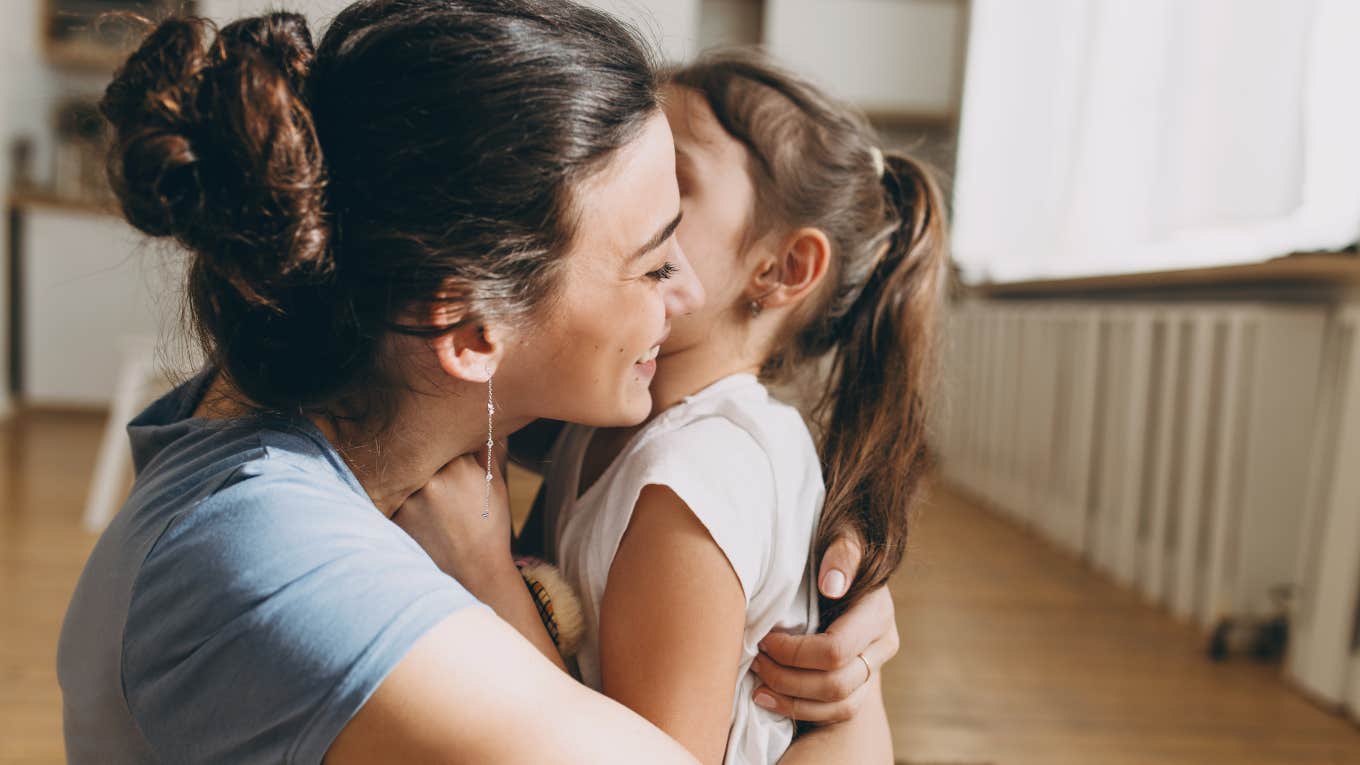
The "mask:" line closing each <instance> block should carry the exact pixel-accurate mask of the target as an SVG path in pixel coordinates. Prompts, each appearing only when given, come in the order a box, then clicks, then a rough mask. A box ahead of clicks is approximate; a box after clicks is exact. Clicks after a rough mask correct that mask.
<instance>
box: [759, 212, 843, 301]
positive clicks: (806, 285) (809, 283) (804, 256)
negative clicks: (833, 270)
mask: <svg viewBox="0 0 1360 765" xmlns="http://www.w3.org/2000/svg"><path fill="white" fill-rule="evenodd" d="M830 263H831V242H830V240H828V239H827V238H826V234H825V233H824V232H823V231H822V230H821V229H818V228H800V229H798V230H797V231H794V232H793V233H792V234H790V235H789V236H788V237H787V238H786V239H785V240H784V244H783V245H782V246H781V247H780V248H779V249H777V250H775V252H774V254H773V255H771V256H769V257H766V258H763V259H762V261H761V263H760V265H759V267H757V269H756V272H755V274H754V275H752V277H751V286H750V288H749V290H748V297H749V298H750V299H751V300H756V301H759V302H760V304H761V306H762V307H764V308H778V307H780V306H785V305H792V304H794V303H797V302H799V301H800V300H802V299H803V298H805V297H807V296H808V295H809V294H811V293H812V292H813V291H814V290H815V289H816V288H817V285H818V284H820V283H821V281H822V279H823V278H824V277H825V276H826V272H827V269H828V267H829V266H830Z"/></svg>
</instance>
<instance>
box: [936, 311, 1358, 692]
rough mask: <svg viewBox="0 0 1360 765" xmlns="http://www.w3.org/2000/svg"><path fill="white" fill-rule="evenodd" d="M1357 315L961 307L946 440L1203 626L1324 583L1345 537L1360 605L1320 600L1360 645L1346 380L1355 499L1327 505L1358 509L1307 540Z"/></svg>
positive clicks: (1017, 510) (1034, 511) (947, 452)
mask: <svg viewBox="0 0 1360 765" xmlns="http://www.w3.org/2000/svg"><path fill="white" fill-rule="evenodd" d="M1337 326H1338V325H1337V322H1336V320H1334V319H1333V318H1332V317H1331V316H1330V315H1329V313H1328V311H1327V309H1325V308H1321V307H1293V306H1279V305H1258V304H1213V303H1197V304H1188V303H1185V304H1146V303H1131V304H1111V303H1102V304H1084V303H1060V302H1023V303H1018V302H1004V301H981V302H966V303H963V304H960V305H957V306H955V307H954V308H953V309H952V310H951V315H950V319H949V328H948V333H947V345H946V362H945V373H944V379H943V383H944V398H945V400H946V408H945V416H944V418H943V423H942V428H941V431H940V432H939V433H938V442H939V447H940V452H941V457H942V469H943V471H944V476H945V478H946V480H948V481H950V482H952V483H955V484H958V485H960V486H962V487H964V488H966V489H969V490H971V491H972V492H974V493H976V494H977V495H979V496H981V497H982V498H983V499H984V500H986V501H987V502H989V503H990V504H991V505H993V506H994V507H996V508H997V509H999V510H1001V511H1002V512H1004V513H1006V514H1008V515H1010V516H1012V517H1014V518H1015V519H1017V520H1018V521H1020V522H1022V523H1024V524H1026V525H1028V526H1030V527H1032V528H1033V529H1034V530H1036V531H1037V532H1038V533H1040V534H1042V535H1043V536H1045V537H1047V538H1049V539H1051V540H1053V541H1054V542H1055V543H1056V544H1058V545H1060V546H1062V547H1064V548H1067V549H1069V550H1071V551H1072V552H1074V553H1076V554H1078V555H1080V556H1082V557H1083V558H1085V559H1087V560H1089V561H1090V562H1091V563H1092V564H1094V565H1095V566H1097V567H1098V568H1100V569H1101V570H1103V571H1106V572H1108V573H1109V575H1111V576H1112V577H1113V578H1114V579H1115V580H1117V581H1118V582H1120V583H1122V584H1124V585H1126V586H1128V587H1131V588H1135V589H1137V590H1138V591H1139V592H1141V593H1143V594H1144V595H1145V596H1146V597H1147V598H1148V599H1150V600H1151V601H1153V602H1155V603H1158V604H1161V605H1163V606H1165V607H1166V608H1168V609H1169V610H1170V611H1171V612H1172V613H1174V614H1175V615H1177V616H1178V617H1181V618H1184V619H1187V620H1191V621H1193V622H1194V623H1197V624H1199V625H1203V626H1208V625H1210V624H1213V623H1215V622H1216V621H1217V620H1218V619H1220V618H1223V617H1231V616H1241V615H1258V614H1262V613H1265V612H1267V611H1268V610H1269V609H1270V608H1271V607H1272V605H1273V602H1274V601H1273V600H1272V597H1271V593H1272V590H1274V589H1275V588H1277V587H1279V586H1282V585H1290V586H1293V585H1299V584H1300V576H1301V575H1303V574H1307V575H1308V576H1313V575H1314V574H1315V573H1316V572H1313V571H1312V570H1311V569H1308V567H1307V565H1301V564H1307V562H1308V561H1310V560H1312V559H1313V558H1314V557H1315V556H1316V555H1317V554H1318V553H1319V552H1320V551H1321V550H1330V549H1331V548H1336V549H1335V550H1334V551H1333V553H1334V555H1335V556H1336V557H1337V558H1338V559H1344V560H1345V561H1346V565H1347V566H1349V567H1350V568H1347V569H1345V570H1344V571H1340V573H1339V576H1340V580H1338V581H1339V582H1340V581H1341V580H1344V583H1343V584H1345V585H1348V586H1342V584H1337V585H1335V587H1336V588H1337V589H1338V590H1339V591H1338V592H1337V593H1336V594H1335V597H1336V598H1338V599H1340V600H1348V601H1349V603H1348V604H1347V606H1346V610H1347V614H1346V615H1345V616H1344V618H1343V617H1342V616H1339V615H1336V614H1334V613H1333V610H1332V606H1331V605H1330V604H1328V605H1324V604H1322V603H1320V602H1319V603H1317V605H1316V608H1315V609H1314V611H1315V612H1325V613H1327V614H1331V615H1332V616H1334V617H1335V618H1333V619H1331V620H1328V619H1318V620H1317V621H1318V622H1320V623H1319V625H1318V626H1317V627H1315V630H1316V631H1317V633H1318V635H1320V636H1321V635H1323V634H1324V633H1325V637H1319V638H1318V639H1322V640H1331V641H1333V642H1335V641H1337V640H1339V639H1341V637H1344V638H1345V641H1344V642H1346V643H1347V645H1348V646H1349V641H1350V634H1349V629H1350V624H1351V617H1350V614H1353V613H1354V603H1355V601H1356V582H1357V576H1358V574H1357V570H1356V568H1355V567H1356V565H1357V560H1358V559H1360V545H1358V544H1357V543H1358V542H1360V472H1358V471H1351V473H1350V474H1347V473H1346V471H1345V470H1340V469H1339V466H1340V462H1339V460H1341V459H1343V456H1342V455H1347V456H1346V457H1344V458H1345V459H1349V460H1350V461H1351V462H1350V464H1352V465H1360V400H1355V397H1354V396H1353V395H1352V396H1351V397H1350V398H1347V397H1346V395H1345V392H1340V393H1337V395H1336V396H1334V397H1333V398H1336V400H1337V402H1340V401H1343V400H1344V401H1345V402H1346V405H1345V406H1342V405H1341V404H1339V403H1337V404H1335V406H1334V409H1335V410H1336V411H1335V412H1334V413H1332V412H1329V413H1325V414H1324V415H1323V416H1322V417H1321V421H1323V422H1325V423H1330V424H1331V426H1332V427H1331V428H1330V430H1328V432H1329V433H1333V435H1334V436H1335V432H1344V436H1341V439H1342V440H1344V441H1345V442H1346V443H1345V444H1343V446H1344V447H1345V448H1344V449H1343V448H1333V449H1331V450H1330V451H1331V452H1333V453H1335V454H1336V455H1337V460H1335V461H1333V463H1332V464H1335V465H1336V466H1337V469H1333V470H1331V471H1330V472H1328V473H1327V476H1325V479H1326V480H1327V481H1332V484H1329V486H1333V488H1336V487H1339V488H1340V489H1341V490H1343V491H1341V493H1345V496H1344V497H1339V496H1338V492H1337V491H1332V492H1329V493H1327V496H1326V497H1325V498H1322V499H1315V500H1312V502H1313V504H1315V505H1317V506H1318V507H1319V508H1323V507H1324V506H1325V508H1326V509H1328V510H1333V511H1334V510H1335V508H1337V507H1340V506H1343V505H1344V508H1345V513H1341V512H1340V511H1335V512H1330V513H1322V514H1321V515H1320V516H1319V519H1318V520H1317V521H1316V522H1315V524H1314V527H1316V528H1317V529H1318V530H1317V532H1316V533H1314V534H1313V537H1312V538H1311V539H1310V538H1309V537H1307V536H1306V535H1305V534H1303V528H1304V518H1305V513H1304V509H1305V504H1306V501H1305V498H1306V497H1309V496H1313V495H1311V494H1310V493H1309V492H1310V489H1309V485H1310V480H1311V481H1312V482H1313V483H1317V482H1318V481H1319V480H1322V479H1319V478H1318V476H1317V473H1318V471H1312V472H1311V473H1310V459H1309V453H1310V449H1317V448H1320V447H1319V446H1318V441H1319V439H1318V438H1317V437H1316V435H1315V430H1316V428H1315V423H1316V422H1318V412H1316V411H1315V409H1316V408H1317V407H1316V403H1317V401H1318V396H1317V392H1318V388H1319V384H1320V382H1321V381H1322V380H1323V379H1324V377H1325V376H1326V375H1324V359H1327V360H1329V361H1330V362H1333V363H1334V361H1335V359H1334V357H1335V356H1336V351H1335V349H1334V348H1333V346H1335V345H1337V344H1338V343H1341V342H1343V341H1344V342H1345V343H1350V342H1351V338H1352V337H1353V334H1348V333H1349V330H1346V331H1345V332H1341V331H1339V330H1338V329H1337ZM1346 326H1351V325H1349V324H1348V325H1346ZM1324 339H1326V348H1324ZM1347 349H1349V345H1347ZM1357 357H1360V354H1353V355H1350V356H1348V357H1347V358H1348V360H1349V361H1348V362H1347V363H1349V364H1352V365H1353V364H1354V363H1360V361H1357ZM1353 377H1355V379H1356V380H1357V381H1360V376H1357V375H1353ZM1330 382H1334V381H1332V380H1329V383H1330ZM1344 418H1349V419H1345V420H1344V422H1343V423H1342V424H1341V425H1340V427H1339V428H1338V427H1337V423H1338V422H1341V421H1342V420H1343V419H1344ZM1333 440H1335V438H1334V439H1333ZM1321 448H1324V449H1325V448H1327V447H1326V446H1325V445H1324V446H1323V447H1321ZM1347 449H1348V451H1347ZM1312 464H1313V465H1314V466H1316V465H1317V464H1318V463H1317V461H1312ZM1338 475H1340V476H1342V480H1339V481H1338V480H1335V479H1336V477H1337V476H1338ZM1342 484H1344V486H1342ZM1346 492H1349V493H1346ZM1338 502H1339V503H1340V504H1338ZM1334 526H1335V527H1336V528H1335V529H1333V527H1334ZM1323 527H1325V528H1326V530H1322V529H1323ZM1339 534H1340V535H1345V538H1344V541H1343V540H1342V539H1338V538H1337V535H1339ZM1320 540H1321V541H1320ZM1319 545H1321V547H1319ZM1328 545H1330V546H1331V547H1328ZM1338 570H1339V569H1338ZM1328 592H1329V593H1330V592H1331V591H1330V590H1329V591H1328ZM1320 596H1321V593H1319V597H1320ZM1341 622H1345V627H1346V629H1345V630H1341V628H1340V626H1339V625H1340V624H1341ZM1342 631H1345V632H1346V634H1345V635H1344V636H1341V634H1340V633H1341V632H1342ZM1346 659H1347V661H1351V659H1350V654H1349V653H1348V654H1347V655H1346ZM1353 663H1354V665H1355V666H1356V667H1357V671H1356V672H1355V677H1356V682H1355V683H1353V684H1352V685H1353V686H1355V688H1354V692H1355V693H1356V694H1357V695H1358V698H1357V700H1360V658H1357V659H1356V660H1355V661H1354V662H1353ZM1318 671H1319V672H1332V671H1334V670H1333V668H1332V667H1330V666H1329V667H1327V668H1325V669H1324V668H1319V670H1318Z"/></svg>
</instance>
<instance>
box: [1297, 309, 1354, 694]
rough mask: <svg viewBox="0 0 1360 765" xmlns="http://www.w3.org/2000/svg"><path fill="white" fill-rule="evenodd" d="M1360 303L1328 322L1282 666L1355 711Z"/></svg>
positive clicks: (1309, 686) (1306, 684) (1307, 686)
mask: <svg viewBox="0 0 1360 765" xmlns="http://www.w3.org/2000/svg"><path fill="white" fill-rule="evenodd" d="M1358 330H1360V308H1357V307H1350V308H1347V309H1345V310H1343V311H1340V312H1339V313H1338V314H1337V315H1336V317H1335V319H1334V321H1332V322H1331V324H1330V326H1329V327H1328V332H1327V338H1326V353H1325V356H1324V359H1325V360H1324V364H1325V366H1324V369H1323V375H1322V387H1321V388H1320V390H1319V394H1318V406H1317V418H1316V422H1317V428H1316V429H1315V431H1314V434H1313V435H1314V442H1313V449H1312V455H1313V459H1312V464H1311V468H1312V471H1311V474H1310V476H1309V491H1308V494H1307V496H1306V501H1305V504H1304V507H1303V510H1304V512H1303V513H1302V522H1303V533H1302V537H1301V540H1300V541H1301V544H1300V547H1299V555H1298V568H1297V579H1298V581H1299V582H1300V588H1299V596H1298V599H1297V600H1298V602H1297V605H1296V608H1295V613H1294V619H1293V622H1292V624H1291V630H1292V634H1291V636H1290V650H1289V658H1288V664H1287V669H1288V672H1289V674H1290V676H1291V677H1292V678H1293V679H1294V680H1295V681H1296V682H1297V683H1298V684H1299V685H1300V686H1302V687H1303V688H1304V689H1306V690H1307V691H1308V692H1310V693H1311V694H1312V695H1313V696H1315V697H1316V698H1318V699H1321V700H1323V701H1325V702H1328V703H1331V704H1333V705H1336V706H1341V707H1345V708H1346V709H1347V710H1348V711H1349V712H1350V714H1351V715H1352V716H1355V717H1360V645H1358V643H1360V607H1358V606H1357V604H1358V603H1360V346H1357V345H1356V342H1357V338H1360V331H1358Z"/></svg>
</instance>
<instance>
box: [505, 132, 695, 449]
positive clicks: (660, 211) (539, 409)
mask: <svg viewBox="0 0 1360 765" xmlns="http://www.w3.org/2000/svg"><path fill="white" fill-rule="evenodd" d="M575 195H576V199H577V210H578V212H579V218H578V222H577V233H576V241H575V242H574V243H573V245H572V249H571V251H570V252H569V253H568V254H567V255H566V261H565V263H564V268H563V273H562V279H561V281H560V283H559V285H558V289H557V292H556V294H555V295H554V297H553V298H552V301H551V304H550V305H548V306H546V307H545V309H544V310H543V311H542V312H540V315H539V318H538V319H537V320H535V321H534V326H532V327H527V328H524V329H522V330H520V331H519V332H517V333H516V337H515V340H514V341H513V342H512V343H511V344H510V345H509V347H508V348H507V351H506V353H505V356H504V357H503V359H502V361H501V364H500V367H499V369H498V370H497V372H496V384H497V392H498V398H500V399H502V400H503V401H505V402H506V403H507V404H510V405H511V406H513V407H514V408H515V409H517V410H519V411H517V412H507V414H511V415H512V416H513V415H516V414H517V415H520V416H532V417H547V418H551V419H557V420H566V421H568V422H579V423H584V424H589V425H597V426H625V425H633V424H636V423H638V422H641V421H642V420H643V419H645V418H646V417H647V415H648V413H650V411H651V397H650V395H649V394H648V386H649V385H650V384H651V381H652V377H653V376H654V375H655V374H656V352H657V349H658V348H659V347H660V345H661V343H662V342H663V341H665V339H666V336H667V335H668V334H669V332H670V328H671V320H672V319H673V318H674V317H678V316H683V315H684V314H687V313H690V312H692V311H694V310H696V309H698V308H699V307H700V306H701V305H702V304H703V301H704V291H703V287H702V286H700V284H699V281H698V279H696V278H695V275H694V271H693V270H692V269H691V268H690V264H689V261H688V260H687V259H686V257H685V253H684V252H683V251H681V249H680V245H679V244H678V243H677V241H676V237H675V230H676V228H677V226H678V225H679V220H680V194H679V191H678V188H677V185H676V179H675V145H674V143H673V142H672V140H671V131H670V127H669V126H668V125H667V122H666V119H665V117H664V116H663V115H662V114H660V113H657V114H656V115H653V117H652V118H651V119H650V120H648V122H647V124H646V125H645V127H644V129H643V131H642V133H641V134H640V135H639V136H638V137H637V138H635V139H634V140H633V142H632V143H630V144H628V145H627V146H625V147H624V148H623V149H621V150H620V151H619V153H618V155H617V156H616V157H614V158H613V159H612V160H611V161H610V162H609V163H608V164H607V165H606V166H605V167H604V168H603V169H602V170H601V171H600V172H598V173H596V174H595V175H593V176H592V177H590V178H588V179H587V180H586V181H585V182H583V183H582V184H581V186H580V187H579V188H578V189H576V192H575Z"/></svg>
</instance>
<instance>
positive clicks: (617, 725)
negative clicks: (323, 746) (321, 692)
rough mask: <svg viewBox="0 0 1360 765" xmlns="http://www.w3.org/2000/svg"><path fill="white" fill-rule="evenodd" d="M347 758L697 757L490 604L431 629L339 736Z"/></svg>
mask: <svg viewBox="0 0 1360 765" xmlns="http://www.w3.org/2000/svg"><path fill="white" fill-rule="evenodd" d="M326 761H327V762H328V763H331V765H346V763H370V762H384V763H407V762H409V763H427V762H441V763H491V764H492V765H495V764H497V763H506V764H507V765H509V764H517V763H523V762H533V763H563V764H565V763H581V762H591V763H596V762H598V763H636V762H649V763H652V762H656V763H689V764H690V765H693V763H694V758H692V757H690V756H689V754H688V753H687V752H685V751H684V749H683V748H682V747H680V746H679V745H678V744H676V743H675V742H674V741H673V740H671V739H670V737H668V736H667V735H665V734H664V733H662V732H661V731H659V730H657V729H656V728H655V727H654V726H652V725H651V724H650V723H648V722H647V721H646V720H643V719H642V718H640V717H638V716H637V715H635V714H633V713H632V712H629V711H628V710H627V709H625V708H624V707H622V706H620V705H619V704H617V703H615V702H613V701H611V700H609V699H607V698H605V697H604V696H601V695H600V694H597V693H595V692H593V691H591V690H590V689H588V688H586V687H585V686H583V685H581V684H579V683H577V682H576V681H575V680H572V679H571V677H569V676H568V675H566V674H565V673H563V672H559V671H557V670H556V669H554V668H553V666H552V665H551V664H549V663H548V662H547V661H545V660H544V659H543V657H542V655H540V654H539V653H538V652H537V651H535V650H534V648H533V646H531V645H529V643H527V642H526V641H525V640H524V639H523V638H521V637H520V636H519V635H518V634H517V633H516V632H515V630H514V629H512V628H511V627H510V626H509V625H507V624H506V623H505V622H503V621H502V620H501V619H499V618H497V617H496V615H495V614H493V613H490V612H489V611H487V610H486V609H482V608H468V609H464V610H463V611H460V612H458V613H456V614H453V615H452V616H449V617H448V618H446V619H444V621H442V622H440V623H439V624H438V625H437V626H436V627H434V629H432V630H431V631H430V632H428V633H427V634H426V635H425V636H424V637H422V638H421V639H420V640H418V641H416V643H415V645H414V646H413V647H412V648H411V650H410V652H408V653H407V655H406V657H405V658H404V659H402V661H401V662H400V663H399V664H398V665H397V667H396V668H395V669H394V670H393V671H392V672H391V673H390V674H389V675H388V676H387V678H386V679H385V680H384V681H383V683H382V685H380V686H379V687H378V690H377V691H376V692H375V693H374V694H373V695H372V696H371V697H370V698H369V699H368V701H367V702H365V703H364V705H363V707H362V708H361V709H360V710H359V712H358V713H357V714H355V716H354V717H353V718H352V719H351V720H350V721H349V723H348V724H347V725H346V726H345V728H344V729H343V730H341V732H340V735H339V736H337V737H336V739H335V741H334V742H333V743H332V744H331V747H330V751H329V752H328V753H327V755H326Z"/></svg>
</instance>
